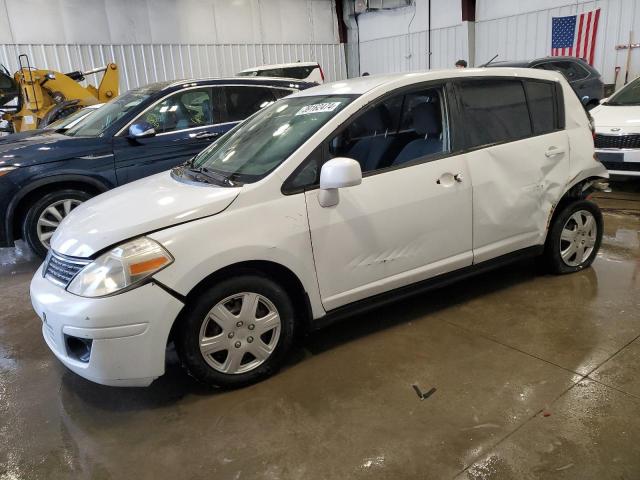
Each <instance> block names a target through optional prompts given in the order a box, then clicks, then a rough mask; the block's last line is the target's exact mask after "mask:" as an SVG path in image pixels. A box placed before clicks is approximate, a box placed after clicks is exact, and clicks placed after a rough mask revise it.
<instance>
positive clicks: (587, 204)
mask: <svg viewBox="0 0 640 480" xmlns="http://www.w3.org/2000/svg"><path fill="white" fill-rule="evenodd" d="M582 210H584V211H587V212H589V213H591V214H592V215H593V218H594V219H595V222H596V227H597V231H596V233H595V243H594V246H593V250H592V251H591V254H589V256H588V257H587V258H586V259H584V260H583V261H582V262H580V263H578V264H577V265H569V264H568V263H567V262H565V260H563V258H562V255H561V235H562V230H563V229H564V227H565V225H566V224H567V222H568V221H569V219H570V218H571V216H572V215H573V214H574V213H576V212H579V211H582ZM603 226H604V223H603V220H602V212H601V211H600V208H599V207H598V205H596V204H595V203H593V202H591V201H589V200H577V201H575V202H573V203H570V204H569V205H567V206H565V207H564V208H563V209H562V211H560V212H559V213H558V215H556V216H555V217H554V219H553V223H552V224H551V228H550V229H549V234H548V235H547V241H546V243H545V251H544V260H545V264H546V266H547V268H548V269H549V270H550V271H551V272H552V273H555V274H564V273H573V272H577V271H580V270H583V269H585V268H587V267H589V266H590V265H591V264H592V263H593V261H594V260H595V258H596V255H597V254H598V250H599V249H600V244H601V243H602V232H603ZM575 259H577V257H575V258H574V261H575Z"/></svg>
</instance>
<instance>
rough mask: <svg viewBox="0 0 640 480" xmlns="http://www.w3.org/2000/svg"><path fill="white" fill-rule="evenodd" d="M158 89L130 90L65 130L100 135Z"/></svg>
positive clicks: (81, 134)
mask: <svg viewBox="0 0 640 480" xmlns="http://www.w3.org/2000/svg"><path fill="white" fill-rule="evenodd" d="M157 91H158V89H157V88H153V86H147V87H143V88H137V89H135V90H129V91H128V92H127V93H124V94H122V95H120V96H119V97H116V98H114V99H113V100H111V101H110V102H109V103H107V104H105V105H104V106H102V107H100V108H99V109H98V110H97V111H95V112H93V113H92V114H91V115H89V116H88V117H86V118H84V119H83V120H81V121H80V122H78V123H77V124H76V125H74V126H73V127H71V128H70V129H68V130H67V131H66V132H64V134H65V135H68V136H70V137H99V136H100V135H102V134H103V133H104V132H105V130H107V128H109V127H110V126H111V125H112V124H113V123H114V122H116V121H118V120H119V119H120V118H122V117H123V116H124V115H126V114H127V112H130V111H131V109H133V108H135V107H136V106H137V105H139V104H140V103H142V102H144V101H145V100H147V99H148V98H149V97H150V96H151V95H153V94H154V93H156V92H157Z"/></svg>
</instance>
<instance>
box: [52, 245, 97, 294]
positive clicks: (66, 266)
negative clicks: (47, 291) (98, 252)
mask: <svg viewBox="0 0 640 480" xmlns="http://www.w3.org/2000/svg"><path fill="white" fill-rule="evenodd" d="M89 263H91V260H88V259H87V260H85V259H76V258H74V259H70V258H67V257H63V256H61V255H58V254H56V253H53V252H49V255H47V259H46V260H45V269H44V276H45V278H48V279H49V280H51V281H53V282H54V283H57V284H59V285H61V286H63V287H65V288H66V286H67V285H69V283H71V280H73V277H75V276H76V275H77V273H78V272H79V271H80V270H82V269H83V268H84V267H86V266H87V265H88V264H89Z"/></svg>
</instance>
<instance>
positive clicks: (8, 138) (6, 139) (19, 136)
mask: <svg viewBox="0 0 640 480" xmlns="http://www.w3.org/2000/svg"><path fill="white" fill-rule="evenodd" d="M45 132H46V130H27V131H26V132H18V133H10V134H9V135H5V136H3V137H0V143H11V142H15V141H17V140H23V139H25V138H28V137H35V136H36V135H40V134H42V133H45ZM46 133H52V132H51V131H49V132H46Z"/></svg>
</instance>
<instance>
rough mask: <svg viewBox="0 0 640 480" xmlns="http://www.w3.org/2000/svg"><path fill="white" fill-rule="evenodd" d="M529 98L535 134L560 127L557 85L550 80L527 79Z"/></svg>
mask: <svg viewBox="0 0 640 480" xmlns="http://www.w3.org/2000/svg"><path fill="white" fill-rule="evenodd" d="M525 88H526V90H527V100H528V102H529V111H530V112H531V121H532V122H533V133H534V135H543V134H545V133H549V132H553V131H554V130H556V129H557V128H558V125H557V123H558V122H557V114H556V100H555V85H554V84H552V83H549V82H537V81H534V80H527V81H526V82H525Z"/></svg>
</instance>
